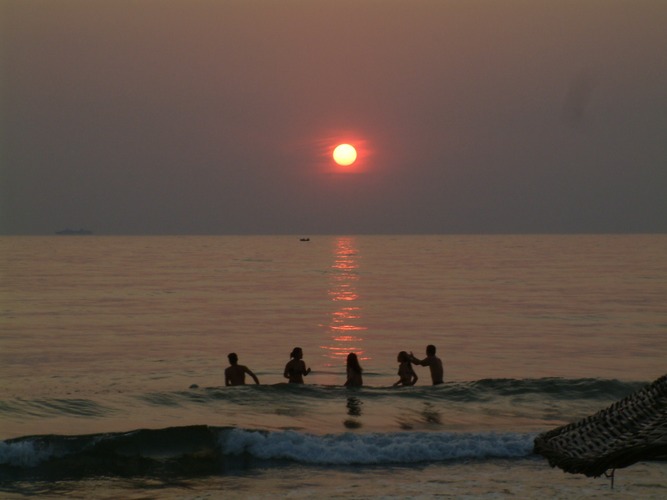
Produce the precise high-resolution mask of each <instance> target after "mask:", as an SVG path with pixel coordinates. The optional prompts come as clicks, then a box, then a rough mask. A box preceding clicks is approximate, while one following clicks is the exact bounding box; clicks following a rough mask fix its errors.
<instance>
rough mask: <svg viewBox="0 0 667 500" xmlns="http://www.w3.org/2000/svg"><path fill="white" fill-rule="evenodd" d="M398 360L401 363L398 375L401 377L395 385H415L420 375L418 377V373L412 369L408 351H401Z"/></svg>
mask: <svg viewBox="0 0 667 500" xmlns="http://www.w3.org/2000/svg"><path fill="white" fill-rule="evenodd" d="M396 361H398V362H399V363H400V365H399V366H398V376H399V377H400V378H399V379H398V382H396V383H395V384H394V387H396V386H397V385H415V384H416V383H417V380H418V379H419V377H417V374H416V373H415V371H414V370H413V369H412V365H411V364H410V356H408V353H407V352H405V351H401V352H399V353H398V356H397V357H396Z"/></svg>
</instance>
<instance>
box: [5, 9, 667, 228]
mask: <svg viewBox="0 0 667 500" xmlns="http://www.w3.org/2000/svg"><path fill="white" fill-rule="evenodd" d="M0 18H1V19H2V21H0V22H2V23H3V24H2V28H1V33H2V34H1V35H0V37H1V39H0V43H1V46H2V54H1V59H0V64H1V66H2V74H3V80H2V86H1V87H0V92H1V94H0V98H1V99H2V101H1V102H0V104H1V106H2V107H1V108H0V109H1V110H2V115H3V124H2V138H1V139H0V140H1V141H2V149H3V151H4V154H3V157H2V178H1V179H0V181H1V186H0V190H1V191H0V194H1V199H0V233H2V234H39V233H52V232H53V230H56V229H61V228H62V227H65V226H77V227H78V226H86V227H91V228H93V229H95V230H96V231H97V232H99V233H108V234H140V233H149V234H153V233H158V234H165V233H166V234H170V233H192V232H193V233H213V234H217V233H235V234H236V233H296V234H306V233H393V232H396V233H413V232H414V233H421V232H428V233H440V232H491V233H494V232H628V231H629V232H639V231H647V232H651V231H666V230H667V201H666V200H667V197H665V196H664V190H665V187H667V169H666V168H665V161H666V160H667V145H666V144H667V141H665V140H664V131H665V130H667V93H666V92H665V88H667V58H666V57H665V52H664V47H667V30H665V29H664V28H665V26H667V2H663V1H660V0H654V1H636V0H632V1H614V0H599V1H590V0H577V1H553V2H535V1H529V0H525V1H517V0H507V1H502V0H500V1H496V0H471V1H465V2H464V1H452V0H437V1H435V0H434V1H422V0H414V1H392V0H377V1H367V0H342V1H340V0H336V1H334V0H320V1H307V0H302V1H294V0H286V1H281V2H275V1H269V0H243V1H242V0H238V1H224V0H209V1H197V0H193V1H185V0H171V1H169V0H162V1H152V0H141V1H140V0H134V1H123V0H114V1H111V0H99V1H95V2H90V1H83V0H82V1H70V0H41V1H35V0H0ZM355 141H356V144H355V145H356V146H358V149H359V160H358V164H357V167H358V168H357V169H356V170H354V175H352V174H351V173H347V174H345V173H342V172H341V171H340V169H335V168H334V165H333V163H332V162H331V158H330V154H331V149H332V148H333V146H335V144H336V143H338V142H350V143H354V142H355ZM349 172H352V170H350V171H349Z"/></svg>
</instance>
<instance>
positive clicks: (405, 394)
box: [138, 378, 646, 406]
mask: <svg viewBox="0 0 667 500" xmlns="http://www.w3.org/2000/svg"><path fill="white" fill-rule="evenodd" d="M644 385H646V382H622V381H619V380H605V379H594V378H591V379H563V378H540V379H482V380H477V381H472V382H446V383H445V384H442V385H439V386H428V385H422V386H415V387H401V388H395V387H373V386H364V387H362V388H346V387H341V386H318V385H312V384H304V385H294V384H276V385H246V386H239V387H206V388H199V387H197V386H194V387H191V388H190V389H189V390H187V391H185V390H184V391H175V392H160V393H147V394H142V395H140V396H138V397H139V398H140V399H142V400H143V401H144V402H148V403H150V404H154V405H164V406H179V405H181V404H184V403H188V402H194V403H197V404H205V403H207V402H211V401H220V400H222V401H231V402H242V401H245V400H246V398H247V395H248V393H251V394H252V395H253V397H259V398H266V399H271V398H273V397H279V398H290V397H292V396H295V397H298V398H300V399H309V398H313V399H339V398H340V397H341V395H348V394H363V396H364V398H366V399H371V400H372V399H374V398H385V397H391V398H401V399H423V400H443V401H457V402H463V403H466V402H471V403H474V402H479V401H488V400H492V399H498V398H505V397H517V396H528V397H530V396H534V397H535V398H539V399H553V400H582V399H583V400H602V401H607V400H616V399H621V398H623V397H625V396H627V395H628V394H631V393H632V392H634V391H636V390H637V389H639V388H641V387H643V386H644Z"/></svg>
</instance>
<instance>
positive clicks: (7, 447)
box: [0, 441, 53, 467]
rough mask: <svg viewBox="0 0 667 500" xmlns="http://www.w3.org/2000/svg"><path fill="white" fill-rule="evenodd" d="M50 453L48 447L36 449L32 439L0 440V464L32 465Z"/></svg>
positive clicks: (51, 453)
mask: <svg viewBox="0 0 667 500" xmlns="http://www.w3.org/2000/svg"><path fill="white" fill-rule="evenodd" d="M52 455H53V452H52V451H51V450H50V449H44V448H41V449H38V448H37V447H36V446H35V442H34V441H16V442H13V443H6V442H4V441H2V442H0V465H13V466H17V467H34V466H35V465H38V464H39V463H40V462H42V461H44V460H47V459H48V458H50V457H51V456H52Z"/></svg>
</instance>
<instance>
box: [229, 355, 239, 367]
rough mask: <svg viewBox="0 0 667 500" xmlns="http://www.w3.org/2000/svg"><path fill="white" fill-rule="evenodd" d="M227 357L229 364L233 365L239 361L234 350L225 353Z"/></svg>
mask: <svg viewBox="0 0 667 500" xmlns="http://www.w3.org/2000/svg"><path fill="white" fill-rule="evenodd" d="M227 359H229V364H230V365H235V364H236V363H238V362H239V357H238V356H237V355H236V353H235V352H230V353H229V354H228V355H227Z"/></svg>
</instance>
